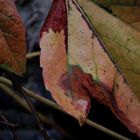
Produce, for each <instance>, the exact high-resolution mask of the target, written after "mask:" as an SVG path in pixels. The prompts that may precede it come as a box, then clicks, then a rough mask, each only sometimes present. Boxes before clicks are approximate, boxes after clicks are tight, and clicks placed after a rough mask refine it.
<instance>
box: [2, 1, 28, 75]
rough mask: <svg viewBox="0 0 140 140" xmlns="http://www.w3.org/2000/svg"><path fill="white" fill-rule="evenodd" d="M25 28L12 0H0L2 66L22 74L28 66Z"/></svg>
mask: <svg viewBox="0 0 140 140" xmlns="http://www.w3.org/2000/svg"><path fill="white" fill-rule="evenodd" d="M25 42H26V41H25V30H24V27H23V24H22V21H21V18H20V16H19V14H18V12H17V10H16V7H15V5H14V3H13V1H11V0H0V67H1V68H3V69H6V70H8V71H10V72H14V73H16V74H18V75H21V74H23V73H24V72H25V68H26V66H25V65H26V44H25Z"/></svg>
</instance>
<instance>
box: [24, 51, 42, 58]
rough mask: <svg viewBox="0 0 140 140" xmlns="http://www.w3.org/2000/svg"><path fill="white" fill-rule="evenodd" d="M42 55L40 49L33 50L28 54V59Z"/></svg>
mask: <svg viewBox="0 0 140 140" xmlns="http://www.w3.org/2000/svg"><path fill="white" fill-rule="evenodd" d="M39 55H40V51H37V52H32V53H28V54H27V55H26V57H27V59H31V58H34V57H38V56H39Z"/></svg>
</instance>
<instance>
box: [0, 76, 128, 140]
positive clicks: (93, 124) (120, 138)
mask: <svg viewBox="0 0 140 140" xmlns="http://www.w3.org/2000/svg"><path fill="white" fill-rule="evenodd" d="M0 83H3V84H6V85H8V86H10V87H11V86H12V82H11V81H10V80H8V79H6V78H4V77H0ZM0 85H1V84H0ZM23 89H24V90H25V92H26V94H27V95H28V96H30V97H32V98H34V99H36V100H38V101H40V102H42V103H44V104H45V105H47V106H50V107H52V108H54V109H56V110H59V111H61V112H63V113H66V112H65V111H64V110H63V109H62V108H61V107H59V106H58V105H57V104H56V103H54V102H52V101H50V100H48V99H46V98H44V97H42V96H40V95H37V94H35V93H33V92H32V91H30V90H28V89H25V88H23ZM66 114H67V113H66ZM86 124H87V125H88V126H91V127H94V128H96V129H98V130H100V131H101V132H104V133H106V134H108V135H110V136H112V137H114V138H116V139H118V140H130V139H129V138H127V137H124V136H122V135H120V134H118V133H116V132H114V131H112V130H110V129H108V128H106V127H103V126H102V125H100V124H97V123H96V122H93V121H91V120H89V119H86Z"/></svg>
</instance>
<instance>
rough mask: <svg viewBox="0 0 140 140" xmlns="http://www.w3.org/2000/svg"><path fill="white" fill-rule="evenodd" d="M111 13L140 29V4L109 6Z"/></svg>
mask: <svg viewBox="0 0 140 140" xmlns="http://www.w3.org/2000/svg"><path fill="white" fill-rule="evenodd" d="M110 10H111V11H112V14H113V15H115V16H117V17H119V18H120V19H121V20H123V21H124V22H126V23H128V24H130V25H131V26H132V27H134V28H135V29H136V30H138V31H140V6H118V5H117V6H111V7H110Z"/></svg>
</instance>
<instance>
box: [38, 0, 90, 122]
mask: <svg viewBox="0 0 140 140" xmlns="http://www.w3.org/2000/svg"><path fill="white" fill-rule="evenodd" d="M41 34H42V35H41V40H40V47H41V56H40V63H41V67H42V68H43V78H44V83H45V86H46V89H48V90H49V91H51V93H52V96H53V98H54V99H55V100H56V102H57V103H58V104H59V105H60V106H61V107H63V109H64V110H65V111H66V112H68V113H70V114H71V115H73V116H74V117H76V118H77V119H78V120H79V122H80V123H81V124H82V123H83V122H84V121H85V118H86V117H87V114H88V112H89V109H90V98H89V95H88V94H87V92H86V90H84V89H82V88H80V84H81V83H80V80H81V78H83V81H84V80H85V81H86V77H87V76H86V74H84V73H83V72H82V70H81V69H80V68H78V67H76V66H73V67H72V66H69V64H68V61H67V44H68V43H67V41H68V40H67V39H68V38H67V35H68V31H67V10H66V3H65V1H64V0H54V1H53V4H52V8H51V10H50V13H49V15H48V17H47V19H46V22H45V24H44V26H43V29H42V33H41ZM84 77H85V78H84Z"/></svg>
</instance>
